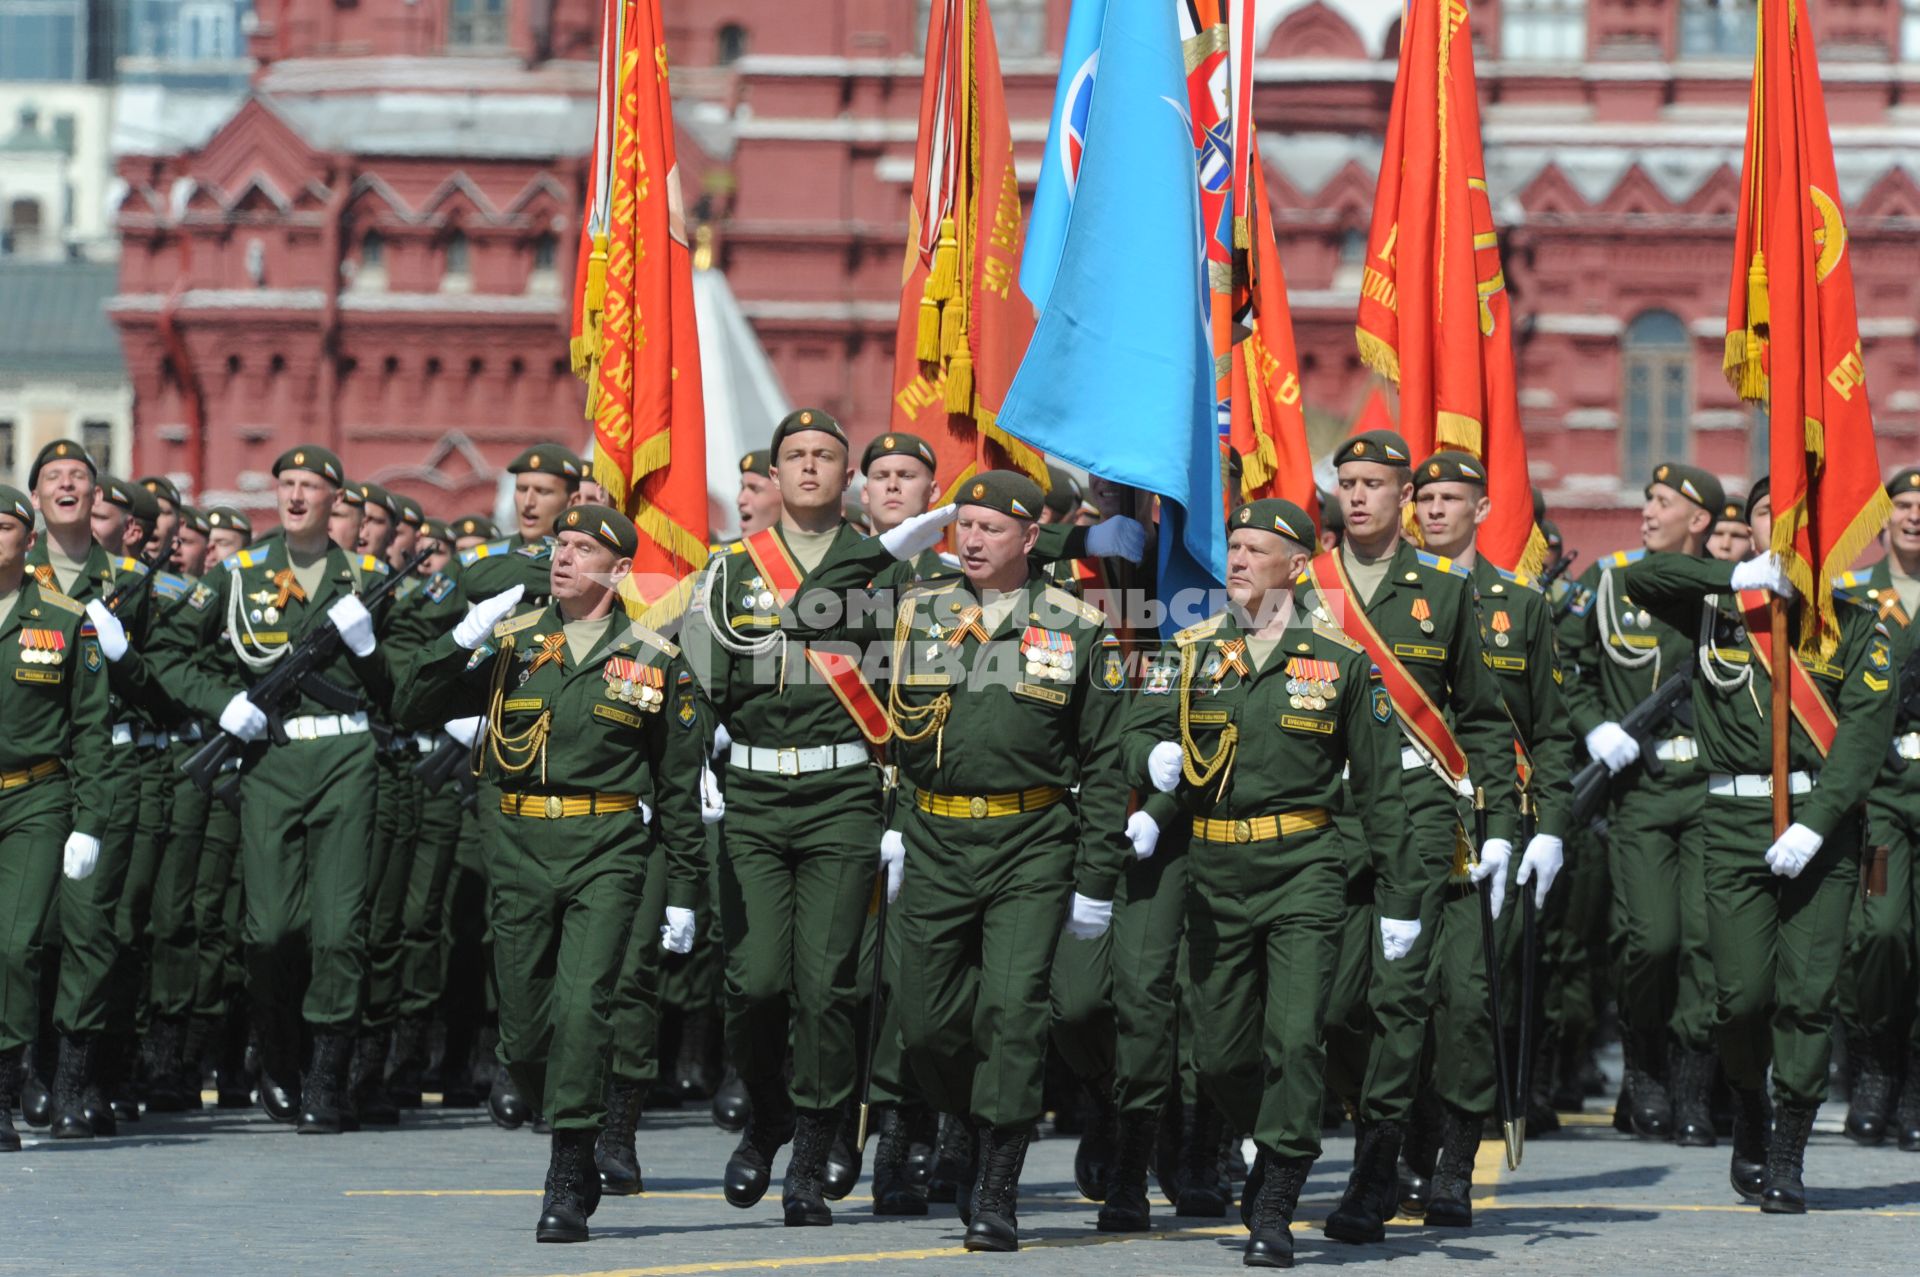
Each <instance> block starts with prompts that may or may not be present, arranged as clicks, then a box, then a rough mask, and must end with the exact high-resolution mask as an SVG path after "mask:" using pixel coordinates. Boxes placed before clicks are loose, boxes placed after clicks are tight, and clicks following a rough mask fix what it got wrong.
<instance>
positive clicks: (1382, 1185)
mask: <svg viewBox="0 0 1920 1277" xmlns="http://www.w3.org/2000/svg"><path fill="white" fill-rule="evenodd" d="M1402 1135H1403V1131H1402V1129H1401V1126H1400V1123H1398V1122H1368V1121H1364V1120H1363V1121H1361V1122H1360V1124H1359V1129H1358V1131H1357V1132H1356V1133H1355V1135H1354V1139H1353V1173H1352V1174H1351V1175H1349V1176H1348V1177H1347V1191H1346V1193H1345V1194H1344V1195H1343V1196H1342V1197H1341V1198H1340V1204H1339V1205H1338V1206H1336V1207H1335V1208H1334V1210H1333V1213H1332V1214H1330V1215H1328V1216H1327V1222H1326V1224H1325V1226H1324V1227H1323V1228H1322V1230H1321V1231H1322V1232H1324V1233H1325V1234H1326V1235H1327V1236H1328V1237H1329V1238H1331V1239H1333V1240H1334V1241H1337V1242H1352V1243H1355V1244H1359V1243H1364V1242H1378V1241H1383V1240H1385V1239H1386V1235H1387V1220H1388V1218H1389V1217H1390V1216H1391V1215H1392V1214H1393V1210H1394V1196H1395V1193H1396V1190H1397V1188H1398V1185H1397V1183H1396V1177H1395V1174H1394V1164H1395V1163H1396V1162H1397V1161H1398V1160H1399V1158H1400V1141H1401V1138H1402Z"/></svg>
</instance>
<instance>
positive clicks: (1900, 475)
mask: <svg viewBox="0 0 1920 1277" xmlns="http://www.w3.org/2000/svg"><path fill="white" fill-rule="evenodd" d="M1902 492H1920V466H1908V467H1907V468H1906V469H1905V470H1896V471H1894V472H1893V478H1891V479H1889V480H1887V495H1888V496H1890V497H1897V496H1899V495H1900V494H1901V493H1902Z"/></svg>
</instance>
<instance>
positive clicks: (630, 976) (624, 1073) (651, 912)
mask: <svg viewBox="0 0 1920 1277" xmlns="http://www.w3.org/2000/svg"><path fill="white" fill-rule="evenodd" d="M666 911H667V849H666V845H665V844H664V843H662V842H661V841H660V840H659V839H658V838H655V839H654V840H653V847H652V850H650V851H649V852H648V853H647V869H646V877H645V878H644V879H643V880H642V881H641V884H640V901H639V904H638V906H637V907H636V909H635V910H634V916H633V933H632V935H630V936H629V937H628V938H627V952H626V956H625V957H624V958H623V959H622V960H621V963H620V981H619V984H618V985H616V986H615V989H614V998H613V1060H612V1064H611V1066H610V1067H611V1069H612V1076H614V1077H616V1078H619V1079H620V1080H621V1081H623V1082H634V1083H637V1084H639V1085H640V1086H642V1087H645V1086H647V1085H649V1084H650V1083H652V1082H653V1081H654V1080H655V1079H657V1078H658V1077H659V1076H660V1051H659V1046H660V982H661V969H662V961H663V959H665V958H666V957H668V956H671V955H668V954H666V953H664V952H663V951H662V950H661V948H660V924H661V923H662V922H664V921H665V920H666V916H667V915H666ZM704 939H705V937H701V936H696V938H695V940H694V942H693V943H694V948H695V950H696V951H697V950H698V949H699V947H700V945H701V944H702V942H703V941H704ZM687 956H688V957H692V956H693V955H692V954H688V955H687Z"/></svg>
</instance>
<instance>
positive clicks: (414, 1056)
mask: <svg viewBox="0 0 1920 1277" xmlns="http://www.w3.org/2000/svg"><path fill="white" fill-rule="evenodd" d="M431 1027H432V1025H431V1024H430V1022H429V1021H428V1019H427V1017H426V1016H424V1015H403V1016H401V1017H400V1018H399V1019H398V1020H396V1021H394V1025H393V1072H392V1073H390V1074H389V1075H388V1076H387V1101H388V1102H389V1103H390V1104H392V1105H393V1106H394V1107H395V1108H397V1109H417V1108H419V1107H420V1092H421V1091H422V1090H424V1089H425V1087H424V1085H423V1079H424V1078H425V1077H426V1075H427V1053H428V1050H429V1047H430V1043H429V1037H430V1033H429V1030H430V1029H431Z"/></svg>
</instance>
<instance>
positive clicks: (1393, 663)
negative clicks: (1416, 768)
mask: <svg viewBox="0 0 1920 1277" xmlns="http://www.w3.org/2000/svg"><path fill="white" fill-rule="evenodd" d="M1307 574H1308V575H1309V576H1311V577H1312V578H1313V584H1314V587H1315V588H1316V589H1318V590H1319V591H1320V593H1321V594H1323V595H1332V594H1340V595H1342V596H1344V597H1345V598H1346V599H1347V605H1346V608H1345V613H1346V615H1345V618H1344V619H1343V620H1342V622H1341V628H1342V629H1343V630H1344V631H1346V633H1347V635H1348V637H1350V638H1352V639H1353V640H1355V641H1356V642H1358V643H1359V644H1360V646H1361V647H1363V648H1365V649H1366V650H1367V655H1368V656H1370V657H1372V658H1373V663H1374V665H1376V666H1378V667H1379V670H1380V681H1381V682H1382V683H1383V684H1385V686H1386V689H1387V695H1388V696H1389V697H1390V698H1391V699H1392V700H1393V708H1394V709H1395V710H1396V711H1398V713H1399V715H1400V721H1401V722H1402V723H1403V724H1405V726H1406V729H1407V730H1408V731H1409V732H1411V733H1412V734H1413V738H1414V739H1415V740H1416V741H1418V742H1419V743H1420V744H1421V746H1422V747H1423V748H1424V749H1425V750H1426V751H1427V753H1429V754H1431V755H1432V756H1433V757H1434V758H1436V759H1438V760H1439V763H1440V766H1441V767H1443V768H1445V769H1446V773H1447V775H1449V776H1451V777H1452V778H1453V779H1454V780H1456V781H1460V780H1465V779H1466V776H1467V755H1466V752H1465V751H1464V750H1462V749H1461V748H1460V742H1459V741H1457V740H1455V739H1454V738H1453V731H1452V729H1451V728H1449V727H1448V726H1447V720H1446V717H1445V715H1443V714H1441V712H1440V707H1439V706H1438V705H1435V704H1434V703H1433V700H1432V698H1431V697H1429V696H1428V695H1427V693H1426V689H1425V688H1423V687H1421V686H1420V684H1419V683H1417V682H1415V681H1414V677H1413V675H1412V674H1409V673H1408V672H1407V667H1406V666H1404V665H1402V664H1401V663H1400V658H1399V657H1397V656H1395V655H1394V654H1393V645H1392V644H1391V643H1388V642H1387V640H1386V639H1384V638H1382V637H1381V635H1380V631H1378V630H1376V629H1374V628H1373V622H1372V621H1370V620H1368V619H1367V611H1366V609H1365V608H1364V607H1362V606H1361V605H1360V595H1359V593H1358V592H1357V591H1356V590H1355V589H1354V588H1353V583H1352V582H1351V581H1349V580H1348V579H1347V570H1346V568H1345V567H1344V566H1342V564H1341V563H1340V554H1339V552H1338V551H1333V552H1331V553H1328V554H1317V555H1315V556H1314V557H1313V559H1312V561H1311V562H1309V563H1308V564H1307Z"/></svg>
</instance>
